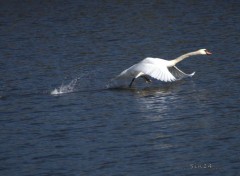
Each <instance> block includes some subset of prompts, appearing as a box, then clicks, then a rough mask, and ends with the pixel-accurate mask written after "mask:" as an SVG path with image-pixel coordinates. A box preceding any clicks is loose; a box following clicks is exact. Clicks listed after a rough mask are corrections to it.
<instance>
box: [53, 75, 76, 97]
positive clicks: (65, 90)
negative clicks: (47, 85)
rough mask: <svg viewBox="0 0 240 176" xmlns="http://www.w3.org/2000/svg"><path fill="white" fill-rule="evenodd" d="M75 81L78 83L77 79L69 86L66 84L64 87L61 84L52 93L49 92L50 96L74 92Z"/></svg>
mask: <svg viewBox="0 0 240 176" xmlns="http://www.w3.org/2000/svg"><path fill="white" fill-rule="evenodd" d="M77 81H78V78H75V79H74V80H72V81H71V82H70V83H69V84H66V85H64V84H62V85H61V86H60V87H59V88H55V89H54V90H53V91H51V95H60V94H65V93H71V92H74V91H75V87H76V84H77Z"/></svg>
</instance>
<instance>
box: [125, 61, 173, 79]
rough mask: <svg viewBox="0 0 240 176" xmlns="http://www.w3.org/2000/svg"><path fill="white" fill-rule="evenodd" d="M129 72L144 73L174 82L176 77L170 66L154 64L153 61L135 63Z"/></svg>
mask: <svg viewBox="0 0 240 176" xmlns="http://www.w3.org/2000/svg"><path fill="white" fill-rule="evenodd" d="M127 72H128V73H142V74H144V75H149V76H151V77H153V78H155V79H158V80H161V81H164V82H172V81H175V80H176V78H175V77H174V76H173V75H172V74H171V73H170V72H169V70H168V68H167V67H166V66H163V65H156V64H155V65H154V64H151V63H145V62H140V63H138V64H135V65H133V66H132V67H130V68H129V69H128V71H127Z"/></svg>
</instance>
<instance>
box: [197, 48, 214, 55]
mask: <svg viewBox="0 0 240 176" xmlns="http://www.w3.org/2000/svg"><path fill="white" fill-rule="evenodd" d="M197 52H198V53H199V54H201V55H210V54H212V53H211V52H209V51H208V50H207V49H200V50H198V51H197Z"/></svg>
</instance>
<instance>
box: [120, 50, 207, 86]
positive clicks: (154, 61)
mask: <svg viewBox="0 0 240 176" xmlns="http://www.w3.org/2000/svg"><path fill="white" fill-rule="evenodd" d="M210 54H212V53H211V52H209V51H208V50H206V49H200V50H198V51H194V52H190V53H187V54H184V55H182V56H180V57H178V58H176V59H174V60H164V59H160V58H151V57H147V58H146V59H143V60H142V61H141V62H139V63H137V64H135V65H133V66H131V67H130V68H128V69H126V70H124V71H123V72H122V73H120V74H119V75H118V76H117V77H116V79H119V78H133V79H132V81H131V83H130V84H129V87H131V86H132V84H133V82H134V80H135V79H136V78H138V77H142V78H144V79H145V80H146V82H151V80H150V79H149V78H148V77H147V75H148V76H151V77H153V78H155V79H157V80H160V81H164V82H172V81H176V80H180V79H182V78H185V77H191V76H193V75H194V74H195V72H193V73H192V74H186V73H184V72H182V71H181V70H179V69H178V68H177V67H176V66H175V65H176V64H177V63H178V62H180V61H182V60H183V59H186V58H188V57H190V56H195V55H210Z"/></svg>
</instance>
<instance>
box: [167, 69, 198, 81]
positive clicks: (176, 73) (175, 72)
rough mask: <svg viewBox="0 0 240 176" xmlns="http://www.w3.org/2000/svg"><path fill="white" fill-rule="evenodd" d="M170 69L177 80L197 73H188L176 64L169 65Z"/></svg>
mask: <svg viewBox="0 0 240 176" xmlns="http://www.w3.org/2000/svg"><path fill="white" fill-rule="evenodd" d="M168 70H169V72H170V73H171V74H172V75H173V76H174V77H175V78H176V79H177V80H180V79H183V78H186V77H192V76H193V75H194V74H195V72H193V73H192V74H186V73H184V72H183V71H181V70H179V69H178V68H177V67H176V66H173V67H169V68H168Z"/></svg>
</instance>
